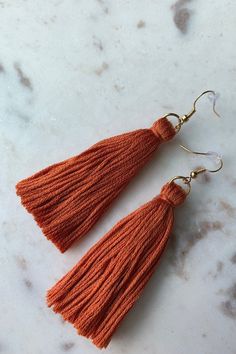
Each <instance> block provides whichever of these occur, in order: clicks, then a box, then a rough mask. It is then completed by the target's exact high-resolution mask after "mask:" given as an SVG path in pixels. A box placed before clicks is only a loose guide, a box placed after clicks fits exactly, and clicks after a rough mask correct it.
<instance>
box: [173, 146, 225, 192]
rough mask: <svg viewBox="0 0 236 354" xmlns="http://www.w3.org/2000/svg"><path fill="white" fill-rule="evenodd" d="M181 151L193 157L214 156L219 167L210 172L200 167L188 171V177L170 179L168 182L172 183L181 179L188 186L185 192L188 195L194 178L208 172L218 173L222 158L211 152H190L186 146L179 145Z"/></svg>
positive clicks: (221, 165)
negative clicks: (218, 162)
mask: <svg viewBox="0 0 236 354" xmlns="http://www.w3.org/2000/svg"><path fill="white" fill-rule="evenodd" d="M179 146H180V147H181V148H182V149H183V150H185V151H187V152H189V153H191V154H194V155H201V156H213V155H215V156H216V158H217V159H218V161H220V165H219V167H218V168H216V169H215V170H212V169H208V168H206V167H200V168H197V169H195V170H192V171H190V174H189V176H175V177H174V178H172V179H171V181H170V182H174V181H175V180H178V179H181V180H182V181H183V182H184V184H187V185H188V191H187V194H189V193H190V191H191V181H192V180H193V179H195V178H197V176H198V175H199V174H201V173H205V172H210V173H215V172H218V171H220V170H221V169H222V168H223V159H222V157H220V155H218V154H215V153H212V152H200V151H193V150H190V149H189V148H187V147H186V146H184V145H179Z"/></svg>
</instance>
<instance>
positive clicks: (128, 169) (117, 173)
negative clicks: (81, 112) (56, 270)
mask: <svg viewBox="0 0 236 354" xmlns="http://www.w3.org/2000/svg"><path fill="white" fill-rule="evenodd" d="M207 93H210V94H213V95H214V97H216V96H215V93H214V91H205V92H203V93H202V94H201V95H200V96H198V97H197V99H196V100H195V101H194V104H193V108H192V110H191V112H190V113H189V114H186V115H184V116H182V117H181V116H179V115H178V114H176V113H168V114H166V115H165V116H164V117H163V118H160V119H159V120H157V121H156V122H155V123H154V124H153V126H152V127H151V129H139V130H135V131H133V132H129V133H125V134H121V135H118V136H115V137H112V138H108V139H105V140H102V141H100V142H98V143H97V144H95V145H93V146H92V147H91V148H89V149H88V150H86V151H85V152H83V153H82V154H80V155H78V156H75V157H72V158H70V159H68V160H65V161H63V162H60V163H57V164H54V165H52V166H49V167H47V168H45V169H43V170H42V171H40V172H38V173H36V174H34V175H33V176H31V177H29V178H26V179H24V180H22V181H21V182H19V183H18V184H17V185H16V193H17V195H19V196H20V197H21V202H22V204H23V206H24V207H25V208H26V209H27V211H28V212H29V213H31V214H32V215H33V217H34V219H35V220H36V222H37V223H38V225H39V226H40V227H41V229H42V231H43V233H44V235H45V236H46V237H47V238H48V239H49V240H51V241H52V242H53V243H54V244H55V245H56V246H57V248H58V249H59V250H60V251H61V252H65V251H66V250H67V249H68V248H69V247H70V246H71V245H72V243H73V242H74V241H76V240H78V239H80V238H81V237H82V236H84V235H85V234H86V233H87V232H88V231H89V230H90V229H91V228H92V226H93V225H94V224H95V223H96V222H97V220H98V219H99V218H100V216H101V215H102V214H103V213H104V212H105V211H106V209H107V208H108V207H109V205H110V204H111V203H112V201H113V200H114V199H115V198H116V197H117V196H118V195H119V193H120V192H121V191H122V190H123V189H124V187H125V186H126V185H127V184H128V183H129V181H130V180H131V179H132V177H134V176H135V175H136V174H137V172H138V171H139V170H140V169H141V168H142V167H143V166H144V165H145V164H146V163H147V161H148V160H149V159H150V158H151V156H152V155H153V153H154V152H155V151H156V150H157V148H158V147H159V146H160V145H161V143H163V142H166V141H169V140H171V139H172V138H173V137H174V136H175V134H176V133H177V132H178V131H179V130H180V129H181V127H182V125H183V124H184V123H185V122H187V121H188V120H189V118H190V117H191V116H192V115H193V114H194V113H195V112H196V103H197V101H198V99H199V98H200V97H202V96H203V95H205V94H207ZM214 105H215V102H213V110H214V112H215V109H214ZM215 113H216V112H215ZM172 116H173V117H176V118H177V120H178V124H177V125H176V126H175V127H174V126H173V125H172V124H171V122H170V121H169V120H168V119H167V118H168V117H172Z"/></svg>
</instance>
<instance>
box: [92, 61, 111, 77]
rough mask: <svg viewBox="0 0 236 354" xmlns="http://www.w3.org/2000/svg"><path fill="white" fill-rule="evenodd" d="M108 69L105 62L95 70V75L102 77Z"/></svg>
mask: <svg viewBox="0 0 236 354" xmlns="http://www.w3.org/2000/svg"><path fill="white" fill-rule="evenodd" d="M108 68H109V65H108V64H107V63H105V62H103V63H102V65H101V66H100V67H99V68H97V69H96V70H95V74H96V75H97V76H101V75H102V74H103V73H104V71H106V70H108Z"/></svg>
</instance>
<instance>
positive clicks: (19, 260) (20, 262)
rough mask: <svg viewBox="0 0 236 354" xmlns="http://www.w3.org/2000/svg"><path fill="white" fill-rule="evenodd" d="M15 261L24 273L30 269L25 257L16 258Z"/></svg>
mask: <svg viewBox="0 0 236 354" xmlns="http://www.w3.org/2000/svg"><path fill="white" fill-rule="evenodd" d="M15 260H16V263H17V265H18V266H19V268H20V269H22V270H24V271H25V270H27V269H28V263H27V261H26V259H25V258H24V257H23V256H16V257H15Z"/></svg>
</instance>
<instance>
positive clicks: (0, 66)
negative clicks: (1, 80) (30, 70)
mask: <svg viewBox="0 0 236 354" xmlns="http://www.w3.org/2000/svg"><path fill="white" fill-rule="evenodd" d="M3 73H5V69H4V66H3V64H1V63H0V74H3Z"/></svg>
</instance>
